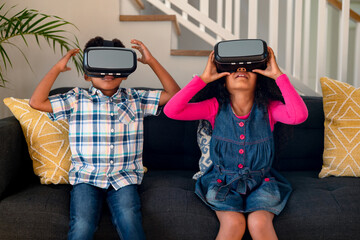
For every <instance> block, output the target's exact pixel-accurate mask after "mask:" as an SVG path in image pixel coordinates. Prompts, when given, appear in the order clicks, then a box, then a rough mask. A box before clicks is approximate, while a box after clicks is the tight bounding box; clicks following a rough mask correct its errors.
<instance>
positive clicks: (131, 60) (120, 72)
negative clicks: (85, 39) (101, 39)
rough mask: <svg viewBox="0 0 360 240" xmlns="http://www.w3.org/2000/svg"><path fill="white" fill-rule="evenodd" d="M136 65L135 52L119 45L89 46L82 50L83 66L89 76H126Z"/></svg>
mask: <svg viewBox="0 0 360 240" xmlns="http://www.w3.org/2000/svg"><path fill="white" fill-rule="evenodd" d="M136 67H137V58H136V53H135V51H134V50H132V49H128V48H121V47H109V46H101V47H89V48H87V49H85V51H84V59H83V68H84V72H85V74H86V75H88V76H90V77H104V76H106V75H113V76H114V77H127V76H129V75H130V74H131V73H133V72H134V71H135V69H136Z"/></svg>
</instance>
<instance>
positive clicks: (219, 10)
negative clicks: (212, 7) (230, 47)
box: [216, 0, 224, 41]
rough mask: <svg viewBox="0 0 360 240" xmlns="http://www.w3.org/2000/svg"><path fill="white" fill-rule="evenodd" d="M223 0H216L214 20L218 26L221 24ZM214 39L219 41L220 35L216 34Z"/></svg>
mask: <svg viewBox="0 0 360 240" xmlns="http://www.w3.org/2000/svg"><path fill="white" fill-rule="evenodd" d="M223 6H224V1H223V0H217V3H216V22H217V24H218V25H219V26H221V27H222V26H223ZM216 41H221V37H220V36H219V35H217V36H216Z"/></svg>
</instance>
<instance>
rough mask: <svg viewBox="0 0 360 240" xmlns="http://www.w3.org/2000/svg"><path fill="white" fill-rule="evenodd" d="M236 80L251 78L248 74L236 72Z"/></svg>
mask: <svg viewBox="0 0 360 240" xmlns="http://www.w3.org/2000/svg"><path fill="white" fill-rule="evenodd" d="M235 78H246V79H248V78H249V76H248V75H247V74H246V72H236V73H235Z"/></svg>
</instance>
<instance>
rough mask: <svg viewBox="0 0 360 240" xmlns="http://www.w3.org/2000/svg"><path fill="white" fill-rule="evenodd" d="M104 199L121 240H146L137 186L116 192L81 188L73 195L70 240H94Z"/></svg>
mask: <svg viewBox="0 0 360 240" xmlns="http://www.w3.org/2000/svg"><path fill="white" fill-rule="evenodd" d="M104 199H106V201H107V204H108V206H109V209H110V212H111V216H112V222H113V224H114V225H115V227H116V230H117V232H118V234H119V236H120V239H122V240H128V239H131V240H135V239H139V240H140V239H145V234H144V230H143V227H142V219H141V210H140V206H141V205H140V197H139V194H138V191H137V185H129V186H126V187H123V188H120V189H119V190H117V191H116V190H115V189H113V188H112V187H110V188H109V189H101V188H98V187H95V186H92V185H89V184H77V185H74V186H73V189H72V191H71V198H70V230H69V235H68V239H69V240H70V239H71V240H72V239H81V240H84V239H92V238H93V236H94V233H95V231H96V229H97V226H98V224H99V221H100V216H101V210H102V205H103V200H104Z"/></svg>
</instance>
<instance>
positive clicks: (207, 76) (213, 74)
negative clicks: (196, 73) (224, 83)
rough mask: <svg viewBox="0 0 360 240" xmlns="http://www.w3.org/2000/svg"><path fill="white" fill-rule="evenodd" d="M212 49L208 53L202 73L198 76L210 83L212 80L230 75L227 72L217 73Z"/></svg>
mask: <svg viewBox="0 0 360 240" xmlns="http://www.w3.org/2000/svg"><path fill="white" fill-rule="evenodd" d="M214 59H215V57H214V51H212V52H211V53H210V55H209V58H208V61H207V64H206V67H205V70H204V72H203V74H201V76H200V78H201V79H202V80H203V81H204V82H205V83H210V82H213V81H215V80H217V79H219V78H222V77H225V76H228V75H230V73H228V72H223V73H218V72H217V70H216V66H215V63H214Z"/></svg>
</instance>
